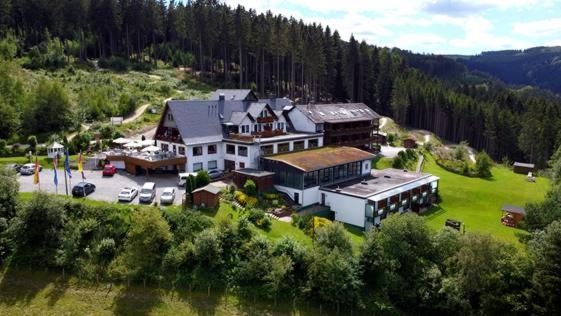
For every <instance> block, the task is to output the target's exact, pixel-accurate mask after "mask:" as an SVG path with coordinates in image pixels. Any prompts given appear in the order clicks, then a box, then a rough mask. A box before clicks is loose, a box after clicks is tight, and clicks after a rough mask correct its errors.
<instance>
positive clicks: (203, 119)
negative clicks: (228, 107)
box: [167, 100, 223, 145]
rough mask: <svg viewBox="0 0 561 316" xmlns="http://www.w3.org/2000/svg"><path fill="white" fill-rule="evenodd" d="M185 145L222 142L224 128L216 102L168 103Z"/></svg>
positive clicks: (173, 101)
mask: <svg viewBox="0 0 561 316" xmlns="http://www.w3.org/2000/svg"><path fill="white" fill-rule="evenodd" d="M167 106H168V110H169V111H171V113H172V115H173V118H174V120H175V122H176V123H177V128H178V129H179V133H180V134H181V137H182V138H183V142H184V143H185V145H195V144H202V143H212V142H219V141H222V138H223V135H222V126H221V122H220V117H219V113H220V112H219V107H218V104H217V103H216V101H176V100H171V101H168V102H167Z"/></svg>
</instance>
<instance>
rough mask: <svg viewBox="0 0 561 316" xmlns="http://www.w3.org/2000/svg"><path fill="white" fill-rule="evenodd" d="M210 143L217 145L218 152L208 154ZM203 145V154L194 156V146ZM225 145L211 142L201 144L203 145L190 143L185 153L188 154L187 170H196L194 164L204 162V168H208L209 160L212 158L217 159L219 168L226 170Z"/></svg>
mask: <svg viewBox="0 0 561 316" xmlns="http://www.w3.org/2000/svg"><path fill="white" fill-rule="evenodd" d="M209 145H216V154H210V155H209V154H207V153H208V146H209ZM199 146H200V147H202V148H203V154H202V155H201V156H193V147H199ZM222 150H223V146H222V143H209V144H201V145H194V146H193V145H190V146H187V148H186V150H185V154H186V156H187V167H186V168H185V170H186V172H194V170H193V164H195V163H199V162H202V163H203V170H208V162H209V161H211V160H216V163H217V166H218V169H220V170H224V158H223V157H224V155H223V151H222Z"/></svg>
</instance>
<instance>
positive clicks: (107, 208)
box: [0, 169, 561, 315]
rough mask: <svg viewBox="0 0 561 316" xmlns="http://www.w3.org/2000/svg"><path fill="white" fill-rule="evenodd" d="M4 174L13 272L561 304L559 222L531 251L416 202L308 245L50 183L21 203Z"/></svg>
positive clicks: (319, 234) (188, 285)
mask: <svg viewBox="0 0 561 316" xmlns="http://www.w3.org/2000/svg"><path fill="white" fill-rule="evenodd" d="M0 177H2V181H0V186H1V187H0V189H1V191H0V192H3V193H7V194H1V195H0V260H1V261H0V262H1V263H2V265H3V266H5V267H6V269H4V271H5V272H4V273H10V271H11V269H14V268H15V269H17V267H20V268H21V267H37V266H41V267H44V268H46V269H49V270H50V271H51V272H57V273H60V274H61V275H62V277H68V276H70V275H73V276H76V277H79V278H80V279H82V280H87V281H91V282H111V283H113V282H116V283H120V284H123V285H125V286H129V285H131V284H132V285H135V284H136V285H137V286H142V285H144V286H151V287H156V286H158V287H164V288H166V289H174V290H177V291H183V292H186V291H188V290H191V289H192V290H196V291H201V292H205V293H206V292H213V293H215V292H222V291H223V290H224V289H228V291H229V292H230V293H233V294H235V295H238V296H240V297H242V298H246V299H248V300H255V299H260V300H265V301H268V302H271V303H274V304H278V303H284V304H296V306H298V304H303V303H304V302H313V304H315V305H316V306H319V305H323V308H324V310H332V311H337V312H339V313H343V312H344V313H346V314H348V313H352V312H359V313H385V314H388V313H391V314H400V313H408V314H419V313H421V314H443V315H444V314H451V313H456V312H457V311H462V314H503V313H508V314H517V315H527V314H543V315H554V314H558V313H559V312H560V310H559V304H558V302H559V299H561V297H559V292H558V289H559V286H560V285H561V284H560V283H559V278H558V275H557V274H558V265H559V262H561V257H560V254H561V251H560V250H561V249H560V245H561V222H559V221H554V222H553V223H550V224H548V225H547V226H546V227H545V228H544V229H543V230H541V231H539V232H536V233H535V234H534V235H533V236H532V237H531V238H530V240H529V241H528V242H527V246H526V247H527V250H528V253H527V254H526V253H523V252H521V251H520V250H518V249H516V248H515V247H514V246H513V245H510V244H506V243H503V242H501V241H498V240H496V239H494V238H493V237H491V236H488V235H482V234H478V233H467V234H465V235H464V234H461V233H460V232H458V231H455V230H451V229H444V230H442V231H440V232H435V231H433V230H432V229H430V228H429V227H428V226H427V225H426V224H425V221H424V219H423V218H422V217H420V216H418V215H416V214H413V213H409V214H403V215H392V216H390V217H389V218H387V219H386V220H385V221H384V224H383V225H382V227H381V228H380V229H379V230H377V229H376V230H372V231H371V232H369V233H367V234H366V236H365V240H364V243H363V244H362V245H361V246H359V247H357V246H353V243H352V242H351V240H350V237H349V235H348V233H347V232H346V230H345V229H344V227H343V225H341V224H340V223H333V224H330V225H327V226H324V227H321V228H318V229H316V231H315V234H314V240H313V245H312V246H307V245H304V244H303V243H301V242H299V241H296V240H294V239H291V238H281V239H279V240H276V241H271V240H269V239H267V238H265V237H264V235H262V234H261V233H260V232H259V228H256V227H255V226H254V225H253V224H252V223H251V222H250V220H248V219H247V218H245V217H243V216H242V217H241V218H240V219H238V220H232V219H227V220H225V221H218V222H214V221H213V220H211V219H210V218H209V217H207V216H206V215H204V214H202V213H199V212H197V211H194V210H186V211H184V210H164V211H162V210H160V209H158V208H153V207H119V206H116V205H111V204H107V205H87V204H85V203H83V202H79V201H74V200H71V199H67V198H64V197H56V196H53V195H47V194H44V193H36V194H34V195H33V196H32V197H31V198H30V199H28V200H23V201H19V202H18V201H17V196H18V194H17V193H18V192H17V191H18V182H17V179H16V178H15V176H14V174H13V172H12V171H11V170H7V169H2V170H0ZM306 304H307V303H306Z"/></svg>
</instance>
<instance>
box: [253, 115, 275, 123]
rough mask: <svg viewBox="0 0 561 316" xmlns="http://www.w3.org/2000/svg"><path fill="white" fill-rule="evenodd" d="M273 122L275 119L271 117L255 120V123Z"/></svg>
mask: <svg viewBox="0 0 561 316" xmlns="http://www.w3.org/2000/svg"><path fill="white" fill-rule="evenodd" d="M274 121H275V118H274V117H272V116H269V117H258V118H257V123H273V122H274Z"/></svg>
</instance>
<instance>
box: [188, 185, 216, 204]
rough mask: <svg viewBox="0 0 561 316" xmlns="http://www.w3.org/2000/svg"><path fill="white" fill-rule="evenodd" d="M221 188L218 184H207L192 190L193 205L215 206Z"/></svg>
mask: <svg viewBox="0 0 561 316" xmlns="http://www.w3.org/2000/svg"><path fill="white" fill-rule="evenodd" d="M221 191H222V188H220V187H219V186H216V185H213V184H212V183H211V184H208V185H206V186H204V187H202V188H198V189H196V190H194V191H193V205H195V206H199V207H208V208H215V207H217V206H218V204H219V202H220V192H221Z"/></svg>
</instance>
